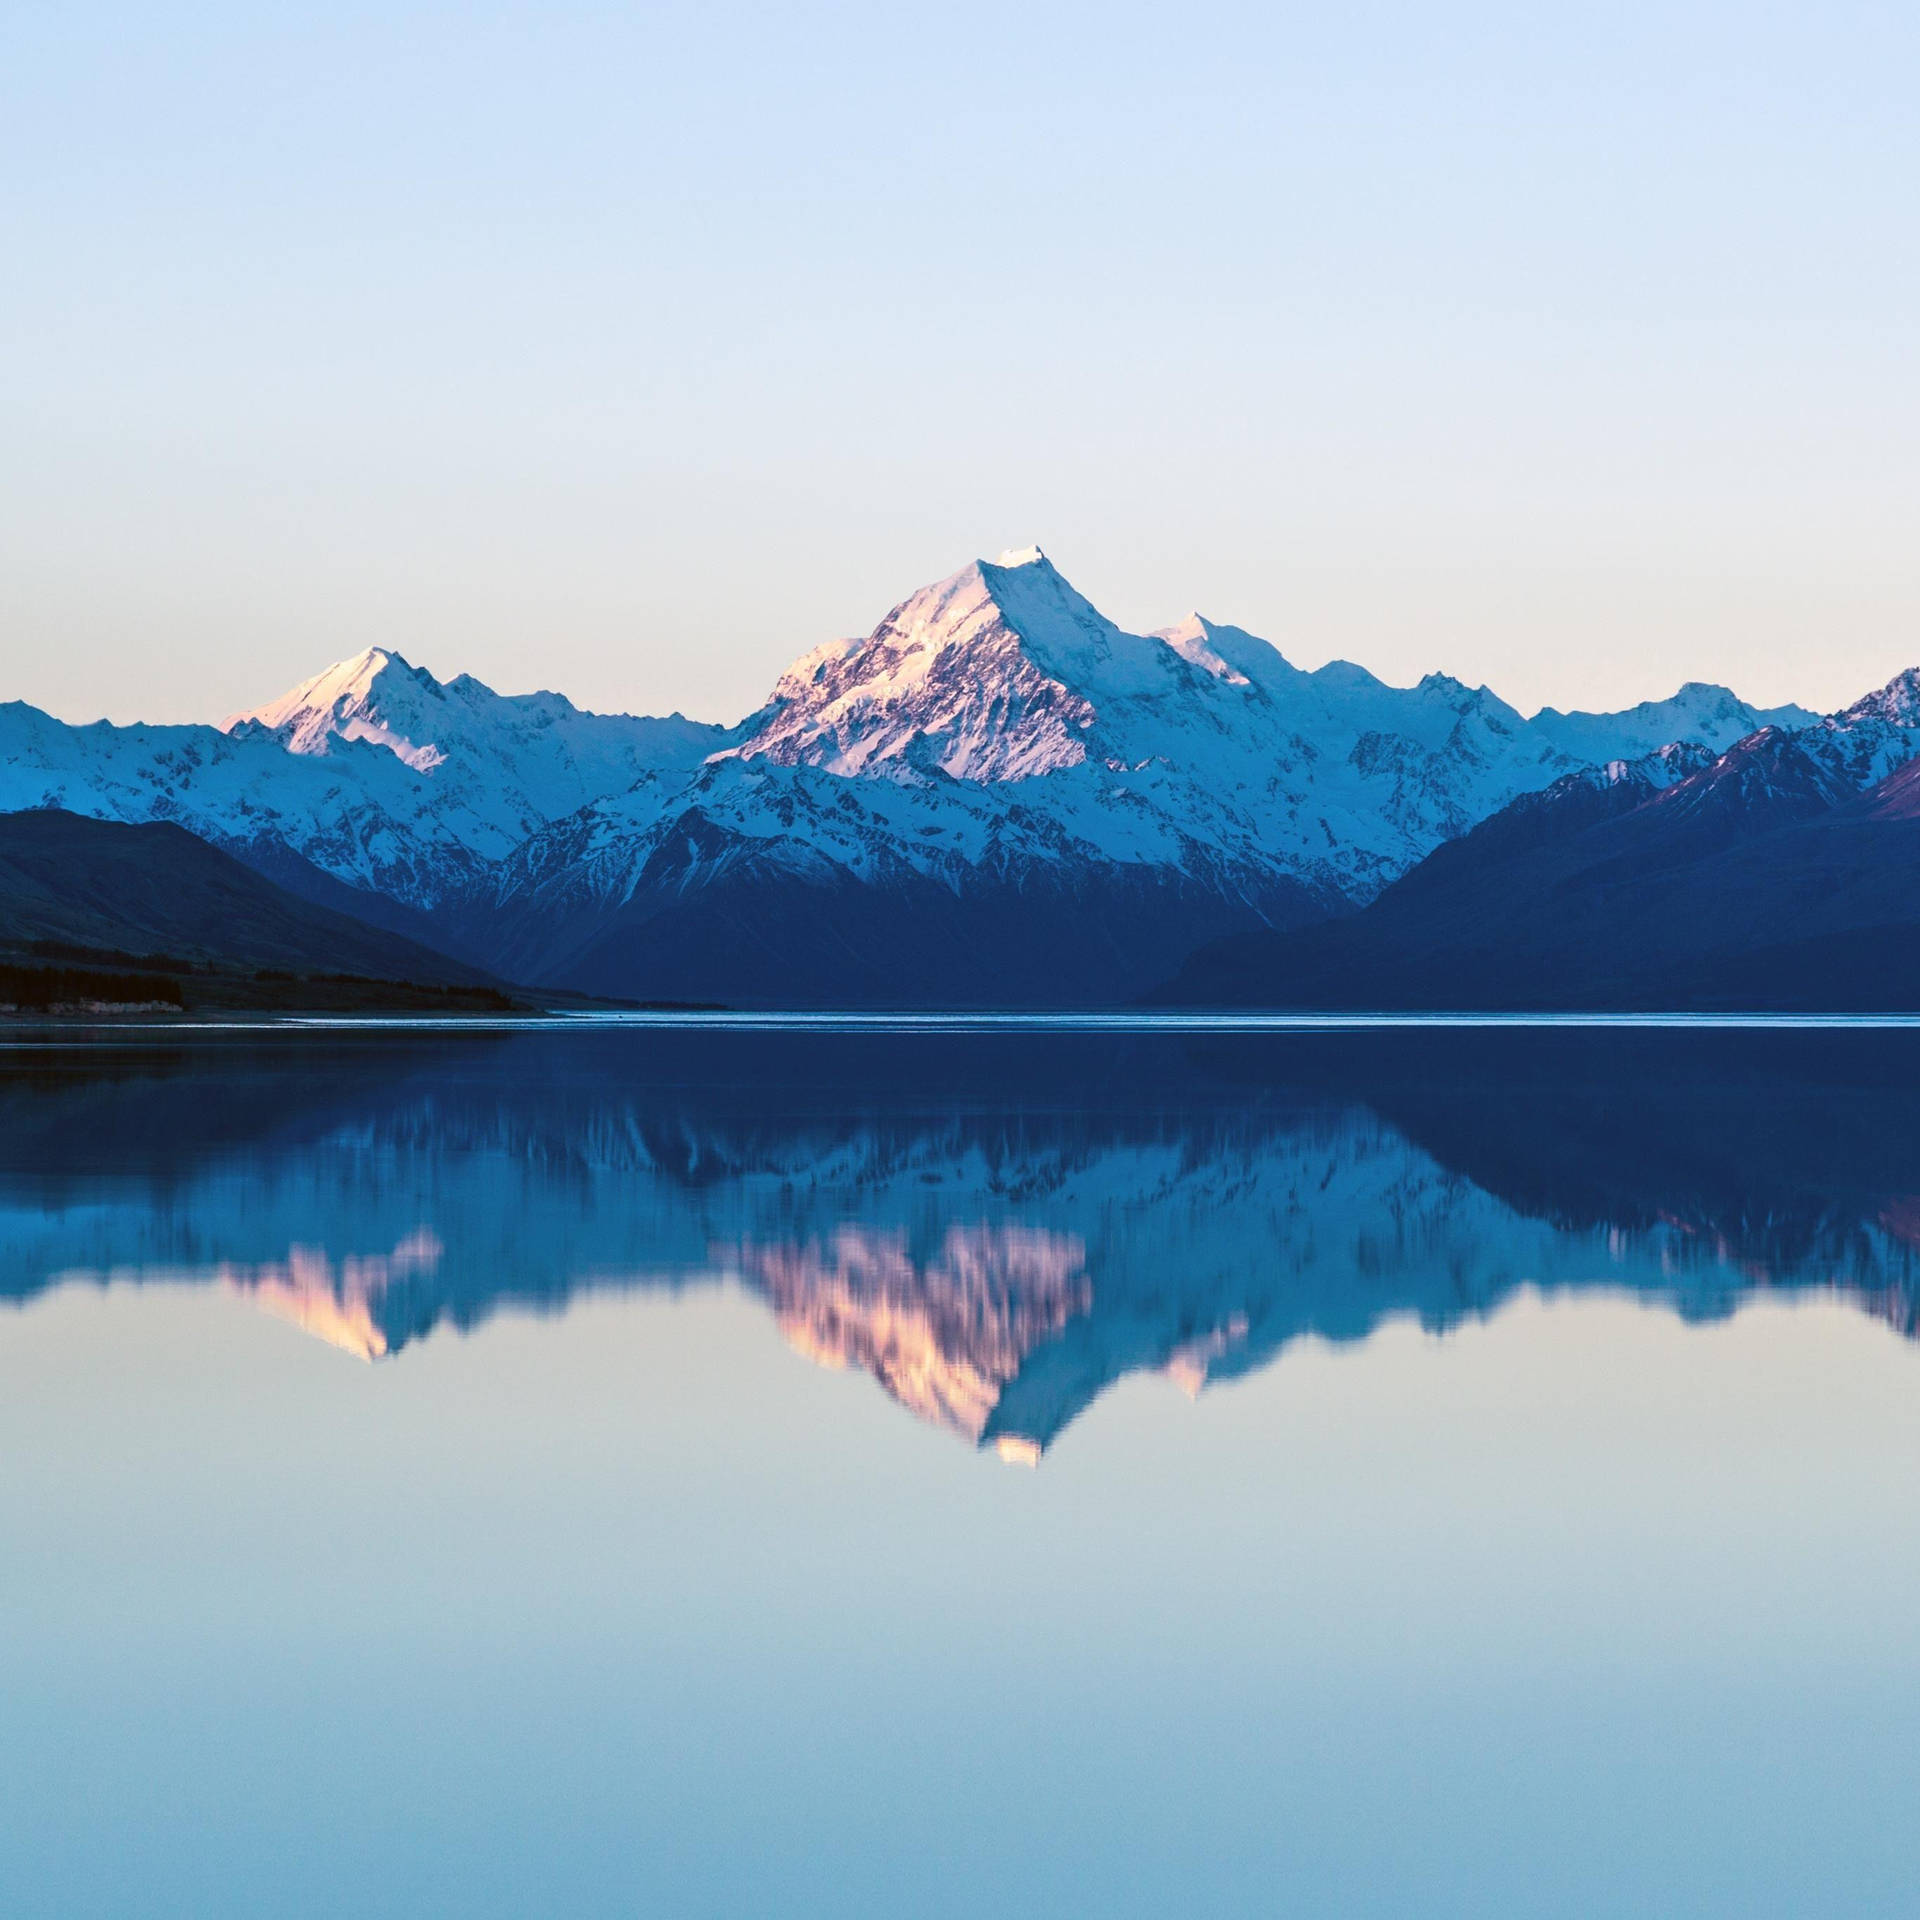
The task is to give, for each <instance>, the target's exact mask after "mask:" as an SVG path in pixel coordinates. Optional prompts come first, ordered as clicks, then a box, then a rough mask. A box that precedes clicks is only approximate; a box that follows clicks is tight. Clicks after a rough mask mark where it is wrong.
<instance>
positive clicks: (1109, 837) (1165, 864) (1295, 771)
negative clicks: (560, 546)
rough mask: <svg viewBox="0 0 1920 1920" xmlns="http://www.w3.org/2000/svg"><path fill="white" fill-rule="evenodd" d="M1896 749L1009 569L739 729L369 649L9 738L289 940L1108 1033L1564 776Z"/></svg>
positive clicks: (553, 982) (1838, 771) (1902, 720)
mask: <svg viewBox="0 0 1920 1920" xmlns="http://www.w3.org/2000/svg"><path fill="white" fill-rule="evenodd" d="M1915 717H1916V703H1915V700H1914V697H1913V686H1912V684H1911V677H1910V676H1908V677H1903V679H1902V680H1900V681H1896V682H1895V683H1894V684H1893V686H1891V687H1890V688H1888V689H1887V690H1885V692H1883V693H1882V694H1879V695H1876V696H1872V697H1870V698H1869V699H1868V700H1865V701H1862V702H1861V703H1859V705H1858V706H1856V707H1855V708H1852V709H1849V710H1848V711H1847V712H1846V713H1844V714H1840V715H1836V716H1833V717H1830V718H1824V719H1823V718H1818V717H1816V716H1814V715H1812V714H1809V713H1807V712H1804V711H1802V710H1801V709H1798V708H1793V707H1787V708H1775V709H1768V710H1760V709H1756V708H1754V707H1752V706H1750V705H1748V704H1746V703H1745V702H1743V701H1741V700H1740V699H1738V698H1737V697H1736V696H1735V695H1734V694H1732V693H1730V692H1729V691H1727V690H1726V689H1725V688H1720V687H1711V686H1702V685H1698V684H1689V685H1688V686H1685V687H1683V688H1682V689H1681V690H1680V692H1679V693H1677V694H1675V695H1674V696H1673V697H1672V698H1671V699H1668V700H1662V701H1657V702H1648V703H1645V704H1643V705H1641V706H1638V707H1634V708H1631V709H1628V710H1626V711H1624V712H1619V713H1611V714H1586V713H1561V712H1558V711H1556V710H1554V709H1551V708H1549V709H1545V710H1543V711H1541V712H1539V713H1536V714H1534V715H1533V716H1531V717H1530V718H1529V717H1525V716H1523V715H1521V714H1520V713H1519V712H1517V711H1516V710H1515V709H1514V708H1512V707H1510V706H1508V705H1506V704H1505V703H1504V702H1503V701H1501V700H1500V699H1498V698H1497V697H1496V696H1495V695H1494V694H1493V693H1491V692H1489V691H1488V690H1487V689H1486V688H1484V687H1481V688H1469V687H1466V686H1463V685H1461V684H1460V683H1459V682H1458V681H1455V680H1451V679H1448V678H1447V677H1445V676H1444V675H1441V674H1433V675H1429V676H1428V677H1427V678H1426V679H1424V680H1422V681H1421V682H1420V683H1419V684H1418V685H1417V686H1414V687H1390V686H1387V685H1385V684H1383V683H1382V682H1381V681H1379V680H1377V679H1376V678H1374V677H1373V676H1372V675H1371V674H1369V673H1367V672H1366V671H1364V670H1363V669H1361V668H1359V667H1356V666H1353V665H1350V664H1347V663H1344V662H1335V663H1333V664H1331V665H1328V666H1324V667H1321V668H1318V669H1316V670H1314V671H1311V672H1308V671H1303V670H1301V669H1299V668H1296V667H1294V666H1292V665H1291V664H1289V662H1288V661H1287V660H1286V659H1284V658H1283V657H1282V655H1281V654H1280V652H1279V651H1277V650H1276V649H1275V648H1274V647H1273V646H1271V645H1270V644H1268V643H1267V642H1266V641H1264V640H1261V639H1258V638H1256V637H1255V636H1254V635H1252V634H1250V633H1247V632H1245V631H1243V630H1242V629H1240V628H1237V627H1233V626H1226V625H1220V624H1217V623H1215V622H1213V621H1210V620H1207V619H1204V618H1202V617H1200V616H1198V615H1194V616H1192V617H1190V618H1189V619H1187V620H1185V621H1183V622H1181V623H1180V624H1178V625H1176V626H1172V627H1169V628H1166V629H1165V630H1163V631H1161V632H1158V633H1153V634H1136V633H1129V632H1127V631H1124V630H1123V629H1121V628H1120V627H1118V626H1116V625H1115V624H1114V623H1113V622H1112V621H1110V620H1108V619H1107V618H1106V617H1105V616H1104V615H1102V614H1101V613H1100V612H1099V611H1098V610H1097V609H1096V608H1094V607H1093V606H1092V605H1091V604H1089V602H1088V601H1086V600H1085V599H1083V598H1082V597H1081V595H1080V594H1078V593H1077V592H1075V590H1074V589H1073V588H1072V587H1071V586H1070V585H1069V584H1068V583H1067V581H1066V580H1065V579H1064V578H1063V577H1062V576H1061V574H1060V573H1059V572H1058V571H1057V570H1056V569H1055V567H1054V566H1053V565H1052V563H1051V562H1050V561H1049V560H1048V559H1047V558H1046V557H1045V556H1044V555H1043V554H1041V553H1040V552H1039V551H1038V550H1037V549H1030V550H1027V551H1025V552H1021V553H1010V554H1007V555H1003V556H1002V558H1001V559H1000V560H999V561H998V562H994V563H988V562H985V561H981V562H976V563H975V564H973V565H971V566H968V567H966V568H963V569H962V570H961V571H960V572H959V573H957V574H955V575H953V576H952V577H951V578H950V579H947V580H944V581H941V582H940V583H938V584H937V585H935V586H931V587H928V588H925V589H923V590H922V591H921V592H919V593H916V594H914V595H913V596H912V597H911V598H909V599H907V600H905V601H903V602H902V603H901V604H900V605H899V606H898V607H896V608H895V609H894V610H893V611H892V612H891V613H889V614H888V615H887V617H886V618H885V619H884V620H882V621H881V622H880V624H879V625H878V626H877V627H876V628H875V629H874V630H873V632H872V633H871V634H869V635H868V636H866V637H865V638H864V639H851V640H840V641H834V642H830V643H829V644H827V645H825V646H821V647H817V648H815V649H814V650H813V651H811V652H809V653H807V654H805V655H803V656H802V657H801V658H800V659H799V660H797V661H796V662H795V664H794V665H793V666H792V667H791V668H790V669H789V670H788V671H787V672H786V673H785V674H784V675H782V676H781V677H780V679H779V681H778V682H777V684H776V685H775V687H774V689H773V692H772V695H771V697H770V698H769V700H768V701H767V703H766V705H765V706H764V707H762V708H761V709H760V710H759V711H758V712H757V713H754V714H752V715H750V716H749V717H748V718H746V719H745V720H743V721H740V722H739V723H738V724H736V725H733V726H726V727H722V726H710V725H703V724H699V723H696V722H694V721H690V720H686V719H684V718H682V717H680V716H678V715H674V716H671V717H669V718H666V719H645V718H636V717H633V716H630V715H621V714H612V715H609V714H592V713H585V712H582V711H580V710H579V709H578V708H576V707H574V706H573V705H572V704H571V703H570V702H569V701H567V700H566V699H564V698H563V697H561V696H560V695H559V694H555V693H535V694H526V695H512V696H507V695H500V694H496V693H494V692H493V691H492V690H490V689H489V688H487V687H485V686H482V685H481V684H480V683H479V682H478V681H476V680H474V679H472V678H470V677H468V676H465V675H462V676H460V677H458V678H456V679H453V680H451V681H447V682H444V683H443V682H441V681H439V680H436V679H435V678H434V677H433V676H432V675H431V674H428V673H426V672H425V671H423V670H422V669H419V668H417V667H413V666H410V665H408V663H407V662H406V661H404V660H403V659H401V658H400V657H399V656H398V655H397V654H393V653H390V652H386V651H382V650H378V649H375V650H370V651H368V652H365V653H362V654H360V655H358V656H356V657H355V658H353V659H350V660H347V661H343V662H342V663H341V664H340V665H338V666H336V667H333V668H330V669H328V670H327V671H326V672H325V673H322V674H320V675H318V676H316V677H315V678H314V679H312V680H310V681H308V682H306V683H305V684H304V685H302V686H300V687H297V688H295V689H294V690H293V691H292V692H291V693H289V694H287V695H286V696H285V697H283V698H282V699H279V700H276V701H274V702H272V703H270V704H269V705H266V706H263V707H260V708H257V709H253V710H250V711H248V712H245V713H241V714H236V715H233V716H231V717H230V718H228V719H227V720H226V721H225V722H223V723H222V724H221V725H220V726H218V727H214V726H199V727H148V726H129V727H113V726H108V725H105V724H104V723H103V724H100V725H96V726H87V727H73V726H66V725H63V724H61V723H60V722H57V721H55V720H52V719H50V718H49V717H48V716H46V715H45V714H42V713H38V712H36V711H34V710H33V709H30V708H26V707H23V706H20V705H17V704H16V705H14V706H12V707H8V708H5V709H0V808H44V807H61V808H67V809H70V810H72V811H73V812H75V813H79V814H85V815H92V816H95V817H100V818H105V819H112V820H121V821H145V820H150V819H156V818H160V819H167V820H171V821H174V822H176V823H178V824H179V825H181V826H183V827H185V828H187V829H189V830H190V831H192V832H193V833H194V834H196V835H199V836H201V837H202V838H203V839H205V840H208V841H210V842H212V843H213V844H215V845H216V846H218V847H220V848H222V849H224V850H226V851H227V852H229V853H231V854H233V855H234V856H236V857H237V858H239V859H240V860H243V861H245V862H247V863H248V864H249V865H250V866H252V867H253V868H254V869H255V870H257V871H258V872H260V873H261V874H263V875H265V876H267V877H268V878H270V879H271V880H273V881H274V882H275V883H276V884H277V885H279V886H280V887H282V888H284V889H287V890H289V891H290V892H292V893H295V894H297V895H300V896H301V897H302V898H304V899H306V900H307V901H309V902H310V903H312V904H314V905H317V906H320V907H324V908H326V909H328V910H330V911H333V912H339V913H344V914H350V915H352V916H354V917H355V918H356V919H358V920H360V921H362V922H366V923H371V924H372V925H374V926H376V927H378V928H380V929H382V930H383V931H385V932H387V933H390V934H394V935H398V936H401V937H402V938H404V939H407V940H409V941H411V942H414V943H416V944H418V945H423V946H427V947H431V948H433V949H435V950H436V951H438V952H440V953H442V954H445V955H450V956H452V957H453V958H455V959H456V960H458V961H460V962H461V963H464V964H465V965H467V966H469V967H472V968H477V969H480V970H482V971H483V972H484V973H485V974H486V975H488V976H493V977H499V978H505V979H509V980H512V981H517V982H524V983H528V984H531V985H534V986H538V987H544V988H549V989H566V990H570V991H579V992H585V993H589V994H595V995H603V996H609V997H616V998H626V999H638V1000H670V1001H681V1002H686V1001H694V1002H702V1003H712V1002H720V1003H725V1004H732V1005H741V1006H780V1005H785V1006H818V1005H839V1006H878V1007H886V1006H923V1005H935V1004H941V1005H961V1006H966V1005H974V1006H977V1005H1027V1006H1049V1005H1053V1006H1058V1005H1101V1004H1118V1003H1124V1002H1128V1001H1131V1000H1133V999H1135V998H1137V997H1139V996H1141V995H1143V994H1146V993H1148V992H1150V991H1152V990H1153V989H1155V988H1156V987H1159V986H1160V985H1161V984H1162V983H1164V982H1166V981H1167V980H1169V979H1170V978H1172V977H1174V976H1175V975H1176V974H1178V973H1179V972H1180V970H1181V968H1182V967H1183V966H1184V965H1185V964H1186V963H1187V962H1188V961H1189V959H1190V958H1191V957H1192V956H1193V955H1195V954H1196V953H1197V952H1198V951H1199V950H1201V949H1202V948H1204V947H1207V946H1208V945H1209V944H1210V943H1213V942H1216V941H1220V940H1223V939H1233V938H1236V937H1242V936H1249V935H1253V936H1275V935H1279V936H1290V935H1292V934H1294V933H1296V932H1298V931H1300V930H1302V929H1308V928H1312V927H1314V926H1316V925H1318V924H1321V923H1325V922H1328V921H1330V920H1334V919H1338V918H1340V917H1342V916H1346V915H1349V914H1351V913H1353V912H1354V911H1355V910H1356V909H1359V908H1363V907H1366V906H1367V905H1368V904H1369V903H1371V902H1372V901H1373V900H1375V899H1376V898H1377V897H1378V896H1379V895H1380V894H1381V893H1382V891H1383V890H1384V889H1386V888H1389V887H1390V886H1392V885H1393V883H1394V882H1396V881H1398V880H1399V879H1400V878H1401V877H1402V876H1403V875H1405V874H1407V873H1408V872H1409V871H1410V870H1411V869H1413V868H1414V867H1416V866H1417V865H1418V864H1419V863H1420V862H1421V861H1423V860H1425V859H1426V858H1427V857H1428V856H1429V855H1431V854H1433V853H1434V852H1435V851H1436V849H1439V848H1441V847H1443V846H1445V845H1447V844H1448V843H1450V842H1453V841H1456V840H1457V839H1458V838H1459V837H1460V836H1462V835H1463V834H1465V833H1467V832H1468V831H1469V830H1470V829H1472V828H1473V827H1475V826H1476V825H1478V824H1479V823H1481V822H1482V821H1486V820H1488V819H1489V818H1491V817H1492V816H1495V815H1497V814H1499V813H1500V812H1501V810H1502V809H1504V808H1507V807H1508V806H1510V805H1512V804H1513V803H1515V802H1517V801H1522V800H1525V799H1526V798H1527V797H1528V796H1531V795H1535V794H1538V793H1541V792H1543V791H1545V790H1547V789H1549V788H1553V787H1555V786H1556V783H1563V782H1565V781H1567V780H1568V779H1569V778H1570V777H1573V778H1578V779H1588V778H1591V779H1604V780H1608V781H1612V782H1614V783H1615V784H1616V786H1621V787H1622V790H1623V791H1624V790H1628V789H1631V790H1633V791H1636V792H1637V791H1640V790H1641V789H1644V790H1645V792H1646V793H1648V794H1651V793H1652V792H1654V791H1655V790H1656V789H1664V788H1665V787H1667V786H1670V785H1673V784H1676V783H1678V782H1680V781H1683V780H1685V779H1686V778H1688V777H1689V776H1690V775H1692V774H1694V773H1697V772H1699V771H1700V770H1701V769H1703V768H1708V767H1711V766H1712V765H1713V764H1714V763H1715V762H1716V761H1717V760H1718V759H1719V758H1720V756H1722V755H1724V754H1726V753H1727V752H1728V750H1729V749H1731V748H1733V747H1734V746H1735V745H1736V743H1738V742H1740V741H1742V740H1744V739H1748V738H1750V737H1751V736H1754V735H1755V734H1756V733H1759V732H1761V731H1763V730H1765V729H1772V730H1774V733H1775V734H1776V735H1777V736H1778V737H1780V738H1783V739H1787V740H1790V741H1791V742H1793V743H1795V749H1796V751H1797V752H1799V753H1800V754H1801V755H1802V756H1803V757H1804V758H1806V759H1807V760H1808V761H1809V762H1810V763H1811V764H1813V765H1815V766H1816V767H1817V768H1818V769H1820V770H1821V773H1820V777H1821V778H1823V779H1824V780H1825V781H1826V782H1827V783H1828V785H1829V787H1830V788H1831V790H1832V791H1833V792H1834V793H1836V794H1842V793H1843V794H1846V795H1854V794H1857V793H1859V792H1861V791H1862V790H1864V789H1865V788H1867V787H1870V786H1872V785H1873V784H1874V783H1875V782H1876V781H1879V780H1882V779H1884V778H1885V777H1886V776H1887V775H1889V774H1891V773H1892V772H1894V770H1895V769H1896V768H1898V767H1899V766H1901V765H1903V764H1904V763H1905V761H1906V760H1907V759H1908V757H1909V756H1910V754H1911V751H1912V747H1913V745H1914V743H1915V741H1916V739H1920V735H1916V732H1915V728H1914V722H1915ZM1622 783H1625V785H1624V786H1622ZM1209 977H1214V976H1209ZM1219 979H1220V981H1221V984H1220V985H1219V991H1221V992H1222V993H1226V994H1227V995H1228V997H1235V998H1246V997H1254V998H1258V997H1260V996H1261V994H1262V993H1264V992H1265V991H1266V989H1265V988H1264V987H1263V986H1262V985H1261V984H1260V982H1259V981H1258V980H1255V981H1254V982H1253V983H1252V984H1251V985H1249V984H1247V982H1246V981H1245V980H1244V979H1241V978H1239V977H1237V976H1236V978H1235V979H1234V980H1233V981H1231V982H1227V981H1225V980H1224V976H1219Z"/></svg>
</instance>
